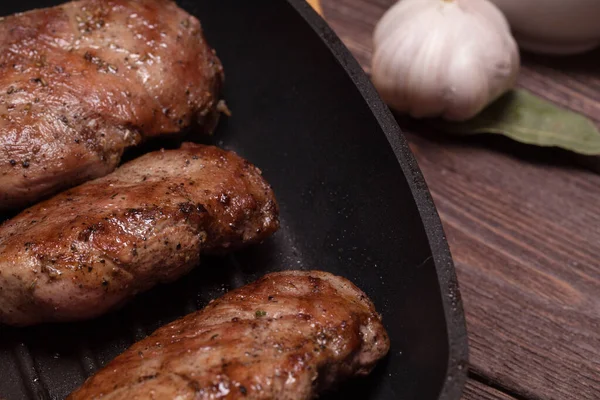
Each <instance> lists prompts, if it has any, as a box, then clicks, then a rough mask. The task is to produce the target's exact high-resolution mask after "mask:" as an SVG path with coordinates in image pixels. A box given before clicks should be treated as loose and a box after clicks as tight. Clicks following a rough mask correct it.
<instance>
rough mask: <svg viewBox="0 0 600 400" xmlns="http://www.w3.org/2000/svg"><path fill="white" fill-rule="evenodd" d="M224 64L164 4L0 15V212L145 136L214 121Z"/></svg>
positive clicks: (103, 165) (83, 174)
mask: <svg viewBox="0 0 600 400" xmlns="http://www.w3.org/2000/svg"><path fill="white" fill-rule="evenodd" d="M222 80H223V69H222V67H221V64H220V62H219V60H218V58H217V57H216V56H215V54H214V51H213V50H212V49H211V48H210V47H209V46H208V44H207V43H206V41H205V40H204V37H203V35H202V30H201V28H200V23H199V21H198V20H197V19H196V18H194V17H193V16H191V15H189V14H187V13H186V12H184V11H183V10H181V9H180V8H178V7H177V6H176V5H175V3H174V2H171V1H169V0H83V1H76V2H72V3H67V4H64V5H62V6H58V7H54V8H47V9H40V10H34V11H30V12H27V13H24V14H17V15H13V16H9V17H6V18H0V209H10V208H17V207H24V205H28V204H31V203H33V202H35V201H38V200H40V199H41V198H43V197H46V196H48V195H51V194H54V193H57V192H59V191H60V190H63V189H66V188H68V187H73V186H76V185H78V184H80V183H83V182H85V181H87V180H90V179H94V178H98V177H101V176H104V175H106V174H108V173H110V172H111V171H113V170H114V169H115V168H116V167H117V165H118V164H119V161H120V159H121V156H122V154H123V152H124V150H125V149H126V148H127V147H130V146H135V145H136V144H138V143H139V142H140V141H142V140H143V139H144V138H150V137H156V136H160V135H166V134H170V133H176V132H178V131H180V130H182V129H183V128H186V127H188V126H194V125H197V124H199V125H200V126H202V127H203V128H204V129H205V130H208V131H210V130H212V129H213V128H214V125H215V123H216V116H217V112H216V106H217V101H218V97H217V96H218V92H219V90H220V86H221V83H222Z"/></svg>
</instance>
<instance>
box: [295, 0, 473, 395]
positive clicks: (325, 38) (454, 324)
mask: <svg viewBox="0 0 600 400" xmlns="http://www.w3.org/2000/svg"><path fill="white" fill-rule="evenodd" d="M287 2H288V3H289V4H290V5H291V6H292V7H293V8H294V9H295V10H296V11H297V12H298V13H299V14H300V16H301V17H302V18H303V19H304V20H305V21H306V22H307V23H308V25H309V26H310V27H311V29H312V30H313V31H314V32H315V33H316V34H317V36H318V37H319V38H320V39H321V41H322V42H323V43H324V44H325V45H326V46H327V48H328V49H329V51H330V52H331V53H332V54H333V56H334V57H335V58H336V60H337V61H338V63H339V64H340V65H341V66H342V67H343V68H344V70H345V71H346V73H347V74H348V77H349V78H350V79H351V80H352V82H353V83H354V85H355V86H356V87H357V89H358V91H359V93H360V94H361V96H362V97H363V100H364V101H365V102H366V103H367V106H368V107H369V109H370V110H371V112H372V113H373V115H374V116H375V119H376V120H377V123H378V124H379V126H380V128H381V130H382V131H383V132H384V133H385V136H386V138H387V140H388V143H389V144H390V146H391V147H392V150H393V152H394V155H395V156H396V160H397V161H398V163H399V164H400V168H402V172H403V173H404V176H405V178H406V181H407V183H408V186H409V187H410V190H411V193H412V196H413V198H414V200H415V203H416V206H417V209H418V210H419V216H420V217H421V221H422V222H423V227H424V229H425V233H426V235H427V239H428V241H429V246H430V249H431V253H432V255H433V262H434V265H435V269H436V273H437V277H438V282H439V284H440V291H441V295H442V296H441V297H442V304H443V309H444V316H445V319H446V333H447V337H448V364H447V367H446V374H445V379H444V383H443V385H442V388H441V390H440V394H439V397H438V398H439V400H459V399H460V397H461V395H462V393H463V390H464V386H465V384H466V381H467V375H468V374H467V362H468V355H469V354H468V353H469V349H468V340H467V328H466V322H465V315H464V309H463V304H462V299H461V296H460V291H459V286H458V280H457V277H456V271H455V268H454V263H453V261H452V256H451V254H450V248H449V247H448V242H447V241H446V235H445V233H444V229H443V227H442V223H441V220H440V217H439V214H438V212H437V209H436V208H435V205H434V203H433V199H432V197H431V194H430V192H429V188H428V187H427V184H426V182H425V179H424V178H423V174H422V172H421V170H420V168H419V166H418V164H417V161H416V159H415V157H414V155H413V153H412V151H411V150H410V147H409V146H408V142H407V141H406V138H405V137H404V134H403V132H402V130H401V129H400V126H399V125H398V123H397V122H396V119H395V118H394V116H393V115H392V112H391V111H390V109H389V108H388V106H387V105H386V104H385V103H384V102H383V100H382V99H381V97H380V96H379V94H378V93H377V91H376V89H375V87H374V86H373V85H372V83H371V80H370V79H369V77H368V76H367V74H366V73H365V72H364V70H363V69H362V67H361V66H360V65H359V63H358V61H357V60H356V59H355V58H354V56H353V55H352V54H351V53H350V50H348V48H347V47H346V46H345V45H344V44H343V43H342V41H341V40H340V38H339V37H338V36H337V34H336V33H335V32H334V31H333V29H332V28H331V27H330V26H329V24H327V22H326V21H325V20H324V19H323V18H322V17H321V16H320V15H319V14H317V13H316V12H315V11H314V9H313V8H312V7H311V6H310V5H309V4H308V3H307V2H306V1H305V0H287ZM448 294H451V295H452V296H448ZM451 297H452V298H451Z"/></svg>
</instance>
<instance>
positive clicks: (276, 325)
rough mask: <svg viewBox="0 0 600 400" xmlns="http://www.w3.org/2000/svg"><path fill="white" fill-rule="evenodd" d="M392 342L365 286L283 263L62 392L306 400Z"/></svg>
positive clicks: (73, 398)
mask: <svg viewBox="0 0 600 400" xmlns="http://www.w3.org/2000/svg"><path fill="white" fill-rule="evenodd" d="M388 350H389V339H388V336H387V333H386V331H385V329H384V327H383V325H382V323H381V318H380V317H379V315H378V314H377V313H376V311H375V308H374V306H373V304H372V303H371V301H370V300H369V299H368V298H367V297H366V295H365V294H364V293H363V292H361V291H360V289H358V288H357V287H356V286H354V285H353V284H352V283H350V282H349V281H347V280H346V279H344V278H341V277H337V276H334V275H331V274H329V273H326V272H320V271H310V272H300V271H291V272H280V273H274V274H269V275H267V276H265V277H263V278H262V279H260V280H259V281H257V282H254V283H252V284H250V285H247V286H244V287H242V288H240V289H237V290H234V291H231V292H229V293H227V294H226V295H224V296H223V297H221V298H220V299H218V300H215V301H213V302H211V303H210V304H209V305H208V306H207V307H206V308H205V309H203V310H201V311H198V312H196V313H193V314H190V315H188V316H186V317H184V318H182V319H180V320H177V321H175V322H173V323H170V324H168V325H166V326H164V327H162V328H160V329H158V330H157V331H156V332H154V333H153V334H152V335H151V336H149V337H147V338H146V339H144V340H142V341H140V342H138V343H136V344H134V345H133V346H132V347H131V348H129V349H128V350H127V351H125V353H123V354H121V355H120V356H118V357H117V358H116V359H115V360H113V361H112V362H111V363H109V364H108V365H107V366H106V367H105V368H104V369H102V370H101V371H100V372H98V373H97V374H96V375H95V376H93V377H91V378H89V379H88V380H87V381H86V382H85V384H84V385H83V386H82V387H81V388H80V389H79V390H77V391H75V392H74V393H72V394H71V395H70V396H69V397H68V399H70V400H78V399H86V400H90V399H104V400H119V399H122V400H137V399H140V400H141V399H144V400H146V399H178V400H188V399H189V400H191V399H195V400H201V399H217V398H222V399H264V400H267V399H273V400H302V399H312V398H314V397H316V396H317V395H318V394H319V393H320V392H322V391H323V390H325V389H327V388H329V387H331V386H332V385H334V384H335V383H338V382H339V381H341V380H343V379H345V378H348V377H351V376H353V375H364V374H367V373H369V372H370V371H371V369H372V368H373V367H374V365H375V363H376V362H377V361H378V360H380V359H381V358H382V357H383V356H385V354H386V353H387V352H388Z"/></svg>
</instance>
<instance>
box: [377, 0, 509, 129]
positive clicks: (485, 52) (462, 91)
mask: <svg viewBox="0 0 600 400" xmlns="http://www.w3.org/2000/svg"><path fill="white" fill-rule="evenodd" d="M373 42H374V47H375V53H374V57H373V63H372V72H371V73H372V78H373V83H374V84H375V87H376V88H377V90H378V91H379V93H380V94H381V97H382V98H383V100H384V101H385V102H386V103H387V104H388V105H389V106H390V107H392V108H393V109H395V110H397V111H399V112H404V113H408V114H410V115H411V116H413V117H415V118H424V117H437V116H441V117H443V118H445V119H448V120H454V121H462V120H467V119H469V118H472V117H473V116H475V115H476V114H477V113H479V112H480V111H481V110H482V109H483V108H484V107H485V106H487V105H488V104H489V103H491V102H492V101H494V100H495V99H497V98H498V97H500V95H502V94H503V93H505V92H506V91H508V90H509V89H510V88H512V87H513V86H514V84H515V81H516V78H517V74H518V72H519V67H520V59H519V51H518V48H517V44H516V43H515V40H514V38H513V37H512V35H511V33H510V28H509V26H508V23H507V22H506V19H505V18H504V15H502V13H501V12H500V11H499V10H498V9H497V8H496V7H495V6H494V5H493V4H491V3H490V2H489V1H487V0H400V1H399V2H398V3H396V5H394V6H393V7H392V8H390V9H389V10H388V12H387V13H386V14H385V15H384V16H383V18H382V19H381V21H379V23H378V24H377V27H376V29H375V33H374V37H373Z"/></svg>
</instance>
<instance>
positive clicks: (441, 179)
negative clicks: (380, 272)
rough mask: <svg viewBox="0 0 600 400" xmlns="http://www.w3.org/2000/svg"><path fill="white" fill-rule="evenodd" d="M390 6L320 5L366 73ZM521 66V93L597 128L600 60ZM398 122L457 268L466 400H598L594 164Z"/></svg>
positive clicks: (599, 266)
mask: <svg viewBox="0 0 600 400" xmlns="http://www.w3.org/2000/svg"><path fill="white" fill-rule="evenodd" d="M393 2H394V0H322V1H321V3H322V6H323V10H324V14H325V18H326V20H327V21H328V22H329V23H330V25H331V26H332V27H333V29H334V30H335V31H336V32H337V33H338V35H339V36H340V37H341V38H342V40H343V41H344V42H345V44H346V45H347V46H348V48H349V49H350V50H351V51H352V52H353V53H354V55H355V56H356V58H357V59H358V60H359V62H360V63H361V64H362V65H363V67H364V68H365V70H366V71H367V72H369V65H370V58H371V54H372V45H371V35H372V31H373V28H374V26H375V23H376V21H377V20H378V19H379V18H380V17H381V15H382V14H383V13H384V12H385V10H386V9H387V8H388V7H389V6H390V5H391V4H392V3H393ZM523 64H524V65H523V69H522V72H521V76H520V80H519V85H521V86H522V87H525V88H527V89H529V90H531V91H532V92H535V93H536V94H538V95H541V96H543V97H545V98H547V99H550V100H552V101H554V102H556V103H558V104H561V105H563V106H565V107H568V108H570V109H573V110H576V111H578V112H581V113H584V114H586V115H588V116H589V117H591V118H592V119H594V120H595V121H596V122H597V123H599V124H600V51H596V52H593V53H590V54H587V55H584V56H577V57H570V58H555V59H552V58H546V57H539V56H532V55H524V56H523ZM399 123H400V126H401V127H402V128H403V130H404V131H405V132H406V136H407V138H408V140H409V142H410V144H411V148H412V149H413V151H414V153H415V155H416V157H417V160H418V162H419V165H420V167H421V169H422V171H423V174H424V176H425V179H426V181H427V183H428V185H429V189H430V190H431V193H432V195H433V198H434V201H435V203H436V206H437V207H438V211H439V213H440V216H441V219H442V222H443V224H444V229H445V231H446V234H447V237H448V241H449V244H450V248H451V251H452V254H453V257H454V261H455V264H456V269H457V274H458V279H459V283H460V287H461V292H462V296H463V300H464V307H465V312H466V317H467V329H468V332H469V344H470V362H471V368H470V379H469V382H468V385H467V388H466V391H465V395H464V398H465V399H490V400H507V399H517V400H521V399H557V400H559V399H560V400H563V399H577V400H598V399H600V261H599V259H600V257H599V255H600V161H598V160H597V159H586V160H580V159H578V158H575V159H574V158H573V157H572V156H570V155H568V154H567V153H563V152H561V151H557V150H547V149H537V148H533V147H527V146H524V145H518V144H515V143H512V142H510V141H508V140H505V139H502V138H470V139H461V140H459V139H455V138H448V137H446V136H445V135H443V134H441V133H439V132H433V131H432V130H431V129H430V128H428V127H427V126H425V125H424V124H423V123H422V122H417V121H411V120H408V119H404V118H399ZM582 165H585V166H586V167H587V168H582ZM590 168H591V170H596V171H597V173H593V172H591V170H590Z"/></svg>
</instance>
